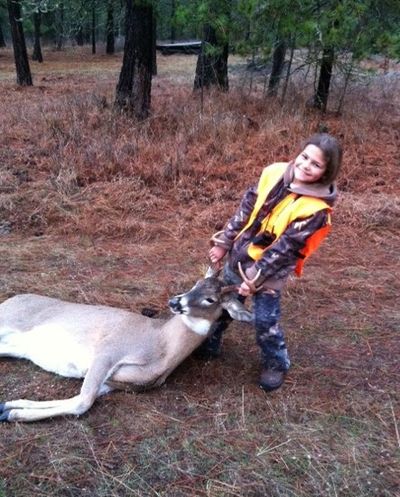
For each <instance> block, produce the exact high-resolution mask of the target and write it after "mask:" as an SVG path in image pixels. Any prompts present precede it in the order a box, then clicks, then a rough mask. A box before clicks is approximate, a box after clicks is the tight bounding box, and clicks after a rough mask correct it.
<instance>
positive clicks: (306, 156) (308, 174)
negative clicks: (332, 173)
mask: <svg viewBox="0 0 400 497" xmlns="http://www.w3.org/2000/svg"><path fill="white" fill-rule="evenodd" d="M325 171H326V160H325V157H324V154H323V152H322V150H321V149H320V148H318V147H317V146H316V145H307V146H306V148H305V149H304V150H303V151H302V152H301V154H300V155H298V156H297V157H296V159H295V160H294V178H293V183H295V184H297V185H304V184H307V183H315V182H317V181H319V180H320V179H321V178H322V176H323V175H324V173H325Z"/></svg>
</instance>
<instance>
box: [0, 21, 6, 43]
mask: <svg viewBox="0 0 400 497" xmlns="http://www.w3.org/2000/svg"><path fill="white" fill-rule="evenodd" d="M6 46H7V45H6V40H5V39H4V34H3V30H2V28H1V24H0V48H4V47H6Z"/></svg>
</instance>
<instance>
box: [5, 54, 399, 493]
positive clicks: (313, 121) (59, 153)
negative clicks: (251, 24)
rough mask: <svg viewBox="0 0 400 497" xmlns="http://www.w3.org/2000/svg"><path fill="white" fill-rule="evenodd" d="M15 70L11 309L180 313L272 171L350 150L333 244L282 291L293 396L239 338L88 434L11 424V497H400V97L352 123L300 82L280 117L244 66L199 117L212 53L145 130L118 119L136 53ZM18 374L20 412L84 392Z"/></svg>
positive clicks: (10, 384)
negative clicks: (308, 152) (45, 302)
mask: <svg viewBox="0 0 400 497" xmlns="http://www.w3.org/2000/svg"><path fill="white" fill-rule="evenodd" d="M0 55H1V56H0V73H1V74H2V79H1V81H0V88H1V92H2V101H1V103H0V116H1V119H0V163H1V170H0V217H1V219H0V231H1V230H3V231H2V233H3V232H4V234H2V235H0V260H1V274H2V278H1V281H0V297H1V299H4V298H6V297H8V296H10V295H13V294H15V293H22V292H36V293H41V294H46V295H50V296H55V297H59V298H64V299H67V300H73V301H78V302H87V303H99V304H107V305H113V306H117V307H123V308H127V309H131V310H135V311H138V310H140V309H141V308H142V307H153V308H155V309H157V310H158V311H159V313H160V314H161V315H164V314H167V311H166V301H167V298H168V296H170V295H172V294H175V293H177V292H179V291H181V290H185V289H187V288H189V287H190V286H191V285H192V284H193V282H194V281H195V280H196V279H197V278H198V277H199V276H200V275H201V274H202V271H203V270H204V267H205V265H207V258H206V253H207V249H208V238H209V236H210V235H211V234H212V233H213V232H214V231H216V230H218V229H221V227H222V226H223V223H224V222H225V220H226V219H227V218H228V217H229V215H230V214H231V213H232V212H233V211H234V210H235V209H236V206H237V204H238V202H239V199H240V198H241V195H242V192H243V191H244V189H245V188H246V187H247V186H248V185H250V184H251V183H252V182H254V180H255V178H256V177H258V175H259V172H260V170H261V168H262V167H263V165H265V164H267V163H270V162H273V161H275V160H285V159H290V158H291V157H292V156H293V155H294V154H295V152H296V151H297V149H298V143H299V142H300V141H301V140H302V139H303V138H304V137H305V136H307V135H309V134H310V133H311V132H314V131H316V130H319V129H321V127H327V128H328V130H329V131H331V132H332V133H334V134H336V135H337V136H339V137H340V138H341V140H342V141H343V143H344V147H345V161H344V165H343V173H342V175H341V177H340V180H339V187H340V189H341V191H342V194H341V197H340V200H339V203H338V206H337V208H336V211H335V218H334V231H333V233H332V235H331V237H330V239H329V241H328V242H326V243H325V244H324V246H323V247H322V249H321V250H320V251H319V253H318V254H317V255H316V256H315V257H313V259H312V260H311V261H310V263H309V264H308V265H307V267H306V270H305V275H304V277H303V278H302V279H301V280H299V281H291V282H290V283H289V284H288V286H287V288H286V290H285V292H284V306H283V311H284V317H283V324H284V327H285V329H286V330H287V339H288V343H289V350H290V354H291V358H292V362H293V367H292V369H291V371H290V374H289V375H288V378H287V381H286V383H285V386H284V387H283V388H282V389H281V390H280V391H278V392H275V393H272V394H270V395H265V394H264V393H263V392H262V391H261V390H259V389H258V387H257V379H258V374H259V368H260V364H259V352H258V349H257V346H256V344H255V340H254V336H253V331H252V329H251V328H250V327H249V326H248V325H237V324H235V325H233V326H232V328H231V329H230V330H229V332H228V333H227V335H226V339H225V343H224V354H223V356H222V358H221V359H220V360H218V361H214V362H211V363H202V362H199V361H196V360H195V359H193V358H189V359H188V360H186V361H185V363H184V364H182V365H181V366H180V367H179V368H178V369H177V370H176V371H175V372H174V373H173V374H172V375H171V377H170V378H169V379H168V381H167V383H166V385H165V386H163V387H162V388H160V389H158V390H154V391H149V392H147V393H143V394H138V395H133V394H129V393H126V392H115V393H113V394H111V395H108V396H105V397H104V398H102V399H99V400H98V401H97V402H96V404H95V405H94V406H93V408H92V409H91V410H90V411H89V412H88V413H87V414H86V415H84V416H83V417H82V418H80V419H75V418H58V419H54V420H49V421H46V422H39V423H35V424H32V425H29V424H17V425H1V426H0V450H1V453H2V455H3V458H2V465H1V467H0V497H1V496H2V495H6V496H7V497H9V496H13V497H25V496H30V495H35V496H40V497H41V496H43V497H47V496H53V495H57V496H62V497H63V496H65V497H75V496H80V497H81V496H83V497H85V496H88V497H91V496H95V495H96V496H107V497H114V496H118V497H119V496H140V497H150V496H151V497H154V496H163V497H180V496H182V497H183V496H185V497H203V496H204V497H225V496H227V497H228V496H229V497H230V496H241V497H259V496H269V497H291V496H296V497H314V496H315V497H317V496H318V497H337V496H340V497H354V496H357V497H369V496H371V497H372V496H373V497H378V496H379V497H393V496H397V495H400V494H399V488H398V481H399V479H400V474H399V464H398V461H399V450H400V438H399V414H400V413H399V398H398V385H399V380H400V377H399V376H400V375H399V369H398V364H397V363H398V360H397V357H398V354H399V352H400V350H399V342H398V339H397V332H398V330H399V327H400V326H399V325H400V315H399V312H398V310H397V309H399V307H400V306H399V295H400V285H399V283H398V278H397V274H398V272H399V269H400V268H399V253H400V238H399V234H398V229H397V228H398V217H399V216H398V214H399V204H398V194H399V178H398V175H397V174H394V172H393V167H394V166H393V165H394V160H395V157H396V154H397V152H396V151H397V149H398V146H399V135H398V132H397V123H398V122H399V115H400V113H399V103H398V101H397V97H396V94H393V95H387V96H385V94H384V93H379V91H378V89H377V88H378V85H376V86H375V87H372V86H371V87H369V88H365V87H364V86H357V84H356V83H354V85H353V86H352V88H351V98H350V99H349V100H348V102H347V105H346V106H345V108H344V112H343V115H341V116H337V115H334V114H333V113H328V114H327V115H324V116H321V115H320V114H314V113H311V112H310V111H309V110H305V107H304V105H303V104H304V102H305V101H306V99H307V95H306V92H303V91H300V89H299V88H298V87H292V88H291V95H290V97H289V99H288V102H287V104H286V105H284V106H283V107H281V106H279V105H278V104H277V103H276V102H273V101H270V100H267V99H266V98H265V97H264V96H263V93H262V87H263V81H262V79H261V80H260V78H259V79H257V76H254V75H253V81H252V86H251V91H250V87H249V81H248V77H247V79H246V78H244V77H243V72H241V71H242V69H243V65H244V64H243V62H240V61H239V60H235V61H233V62H234V64H235V70H234V71H233V72H232V74H231V91H230V92H229V94H226V95H219V94H217V93H213V92H211V93H207V94H206V95H205V107H204V112H203V114H201V113H200V102H199V100H198V99H197V98H196V97H194V96H193V94H192V92H191V85H192V75H193V72H194V67H195V58H194V57H191V56H189V57H178V56H176V57H175V56H172V57H160V58H159V75H158V76H157V78H155V80H154V84H153V104H152V108H153V112H152V115H151V117H150V119H149V120H148V121H147V122H146V123H145V124H144V125H142V126H139V125H137V123H133V122H131V121H129V120H128V119H126V117H124V116H123V115H115V114H114V112H113V110H112V101H113V95H114V91H115V84H116V80H117V75H118V70H119V67H120V56H119V55H116V56H115V57H112V58H107V57H105V56H102V55H101V54H98V55H96V56H95V57H94V58H92V57H91V55H90V54H89V53H88V52H87V51H85V50H83V51H79V52H74V51H65V52H62V53H55V52H45V61H46V62H45V64H44V65H42V66H39V65H35V66H33V67H34V81H35V86H34V87H33V88H24V89H20V88H17V87H16V86H15V85H14V82H13V81H14V73H13V71H14V68H13V61H12V57H11V53H10V51H7V50H5V51H2V52H1V54H0ZM246 85H247V86H246ZM332 98H335V95H334V94H333V96H332ZM10 110H12V112H11V111H10ZM0 374H1V379H0V398H1V400H5V399H11V398H34V399H51V398H65V397H67V396H72V395H74V394H75V393H76V392H77V390H78V389H79V386H80V382H79V381H76V380H67V379H65V378H59V377H56V376H54V375H51V374H49V373H46V372H44V371H41V370H39V369H38V368H37V367H35V366H34V365H32V364H30V363H28V362H25V361H14V360H10V359H1V361H0Z"/></svg>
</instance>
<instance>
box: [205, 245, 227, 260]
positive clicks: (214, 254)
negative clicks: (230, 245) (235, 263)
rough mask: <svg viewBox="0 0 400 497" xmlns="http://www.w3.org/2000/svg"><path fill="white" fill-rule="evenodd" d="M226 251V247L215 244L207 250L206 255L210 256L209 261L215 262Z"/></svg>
mask: <svg viewBox="0 0 400 497" xmlns="http://www.w3.org/2000/svg"><path fill="white" fill-rule="evenodd" d="M227 252H228V251H227V249H225V248H223V247H219V246H218V245H215V246H214V247H212V248H211V249H210V251H209V252H208V256H209V257H210V261H211V262H212V263H213V264H217V263H218V262H219V261H220V260H221V259H222V258H223V257H224V256H225V254H226V253H227Z"/></svg>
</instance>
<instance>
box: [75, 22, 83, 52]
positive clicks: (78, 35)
mask: <svg viewBox="0 0 400 497" xmlns="http://www.w3.org/2000/svg"><path fill="white" fill-rule="evenodd" d="M76 43H77V45H78V47H83V44H84V40H83V26H82V24H80V25H79V26H78V31H77V33H76Z"/></svg>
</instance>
